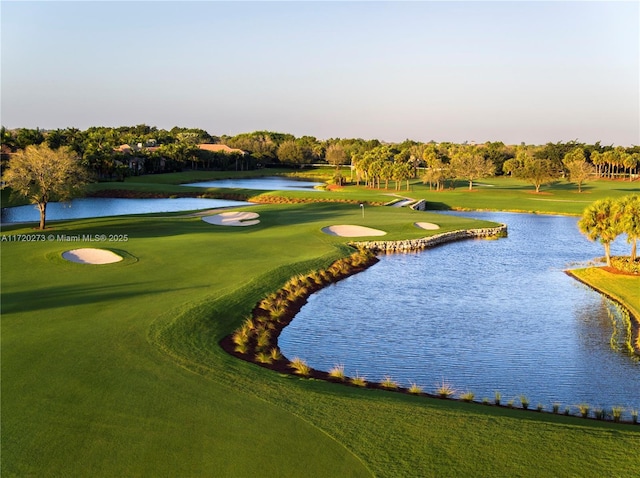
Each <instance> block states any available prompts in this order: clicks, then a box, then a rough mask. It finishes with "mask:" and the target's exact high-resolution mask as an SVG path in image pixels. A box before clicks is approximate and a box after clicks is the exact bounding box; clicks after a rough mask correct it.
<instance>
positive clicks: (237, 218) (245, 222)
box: [202, 211, 260, 226]
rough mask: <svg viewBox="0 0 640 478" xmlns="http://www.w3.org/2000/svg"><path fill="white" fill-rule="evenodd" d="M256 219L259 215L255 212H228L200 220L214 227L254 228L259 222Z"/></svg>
mask: <svg viewBox="0 0 640 478" xmlns="http://www.w3.org/2000/svg"><path fill="white" fill-rule="evenodd" d="M258 217H260V215H259V214H257V213H255V212H242V211H229V212H222V213H220V214H216V215H215V216H206V217H203V218H202V220H203V221H204V222H208V223H209V224H215V225H216V226H254V225H256V224H258V223H259V222H260V221H259V220H258V219H256V218H258Z"/></svg>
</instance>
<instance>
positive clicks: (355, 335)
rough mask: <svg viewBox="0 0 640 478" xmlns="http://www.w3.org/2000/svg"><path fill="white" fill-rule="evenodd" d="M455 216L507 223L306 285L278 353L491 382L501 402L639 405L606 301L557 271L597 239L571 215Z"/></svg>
mask: <svg viewBox="0 0 640 478" xmlns="http://www.w3.org/2000/svg"><path fill="white" fill-rule="evenodd" d="M464 215H465V216H470V217H476V218H479V219H487V220H491V221H496V222H502V223H506V224H508V227H509V236H508V237H507V238H504V239H500V240H494V241H486V240H485V241H483V240H474V241H461V242H455V243H450V244H446V245H443V246H441V247H437V248H434V249H429V250H427V251H424V252H420V253H413V254H397V255H385V256H381V257H380V262H379V263H378V264H376V265H374V266H373V267H371V268H369V269H368V270H366V271H364V272H362V273H360V274H357V275H355V276H352V277H350V278H348V279H346V280H344V281H341V282H339V283H337V284H334V285H331V286H329V287H327V288H325V289H323V290H321V291H320V292H318V293H316V294H314V295H312V296H311V297H310V298H309V302H308V303H307V304H306V305H305V306H304V307H303V308H302V310H301V311H300V313H299V314H298V315H297V316H296V318H295V320H294V321H293V322H292V323H291V324H290V325H289V326H288V327H286V328H285V329H284V331H283V332H282V334H281V336H280V338H279V345H280V348H281V349H282V352H283V354H284V355H285V356H287V357H289V358H293V357H300V358H302V359H304V360H306V361H307V363H308V364H309V365H310V366H312V367H314V368H316V369H320V370H329V369H331V368H332V367H333V366H335V365H336V364H342V365H344V368H345V373H346V374H347V375H348V376H354V375H356V374H359V375H361V376H365V377H366V378H367V379H368V380H371V381H381V380H382V379H383V378H384V376H385V375H389V376H390V377H391V378H392V379H394V380H396V381H398V382H400V384H401V385H402V386H408V385H409V384H410V383H411V382H415V383H417V384H418V385H420V386H422V387H423V389H424V391H427V392H431V393H434V392H435V390H436V389H437V387H438V386H439V385H441V384H442V383H443V382H445V383H448V384H450V385H451V386H452V387H453V388H454V389H455V390H456V391H457V392H458V395H459V394H460V393H464V392H467V391H471V392H473V393H474V394H475V400H477V401H479V400H482V398H484V397H487V398H488V399H489V400H490V401H491V402H493V400H494V396H495V392H496V391H499V392H500V393H501V395H502V403H507V402H508V401H510V400H513V401H514V405H515V406H519V404H520V401H519V397H520V396H521V395H525V396H526V397H527V398H528V399H529V401H530V404H531V405H530V406H531V407H532V408H535V407H536V406H537V404H538V403H540V404H542V405H544V407H545V409H546V410H550V409H551V407H552V404H553V403H559V404H561V407H562V408H561V410H564V408H565V407H566V406H570V407H575V406H576V405H579V404H582V403H586V404H589V405H590V406H591V408H592V409H594V408H597V407H607V408H609V409H610V408H611V407H612V406H624V407H626V409H627V410H629V409H630V408H633V409H636V410H637V409H640V363H639V362H638V361H637V359H635V358H633V357H632V356H630V355H628V354H626V353H625V352H622V351H620V350H616V349H617V348H618V347H617V345H616V343H612V342H616V340H613V341H612V340H611V339H612V333H613V330H614V328H613V325H612V318H611V316H610V314H612V313H615V312H616V309H615V307H613V305H612V304H611V303H610V302H609V301H608V300H606V299H604V298H603V297H602V296H601V295H600V294H598V293H596V292H594V291H592V290H590V289H588V288H587V287H585V286H584V285H582V284H580V283H579V282H577V281H576V280H574V279H572V278H571V277H569V276H567V275H566V274H565V273H564V272H563V270H564V269H567V268H570V267H576V266H577V265H579V264H584V263H585V262H587V261H590V260H591V259H593V258H596V257H600V256H602V255H603V250H602V246H601V245H599V244H594V243H590V242H588V241H587V239H586V238H585V237H584V236H582V235H581V234H580V232H579V231H578V229H577V224H576V222H577V219H576V218H572V217H561V216H539V215H527V214H510V213H464ZM628 250H629V246H628V245H627V244H626V243H625V241H624V240H618V241H617V242H616V243H615V244H613V247H612V251H613V253H614V254H622V253H624V254H628ZM617 332H618V333H622V334H624V331H620V330H617ZM572 409H573V410H575V408H572ZM628 413H629V412H628V411H627V414H628ZM627 416H628V415H627Z"/></svg>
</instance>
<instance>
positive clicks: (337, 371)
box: [329, 365, 344, 380]
mask: <svg viewBox="0 0 640 478" xmlns="http://www.w3.org/2000/svg"><path fill="white" fill-rule="evenodd" d="M329 377H331V378H337V379H338V380H344V365H334V367H333V368H332V369H331V370H329Z"/></svg>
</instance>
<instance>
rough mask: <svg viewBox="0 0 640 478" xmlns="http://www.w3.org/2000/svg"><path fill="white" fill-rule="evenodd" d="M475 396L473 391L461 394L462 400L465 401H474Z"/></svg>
mask: <svg viewBox="0 0 640 478" xmlns="http://www.w3.org/2000/svg"><path fill="white" fill-rule="evenodd" d="M474 397H475V395H474V393H473V392H464V393H463V394H462V395H460V400H462V401H463V402H473V398H474Z"/></svg>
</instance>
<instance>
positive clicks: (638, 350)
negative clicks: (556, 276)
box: [564, 270, 640, 356]
mask: <svg viewBox="0 0 640 478" xmlns="http://www.w3.org/2000/svg"><path fill="white" fill-rule="evenodd" d="M564 273H565V274H567V275H568V276H569V277H571V278H573V279H575V280H577V281H578V282H580V283H581V284H584V285H586V286H587V287H589V288H590V289H592V290H594V291H596V292H597V293H599V294H601V295H603V296H605V297H606V298H607V299H609V300H611V301H612V302H615V303H616V304H618V305H619V306H620V307H622V308H623V309H624V310H626V311H627V313H628V314H629V318H630V319H631V327H632V337H631V345H632V347H633V352H634V354H635V355H638V356H640V317H637V316H636V315H635V314H634V311H633V310H632V309H631V308H630V307H629V306H628V305H627V304H625V302H624V301H623V300H622V299H620V298H618V297H615V296H614V295H613V294H611V293H609V292H607V291H606V290H603V289H601V288H599V287H597V286H596V285H594V284H593V283H591V282H589V281H588V280H586V279H584V278H582V277H579V276H578V275H576V274H575V273H574V272H573V271H572V270H565V271H564Z"/></svg>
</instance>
